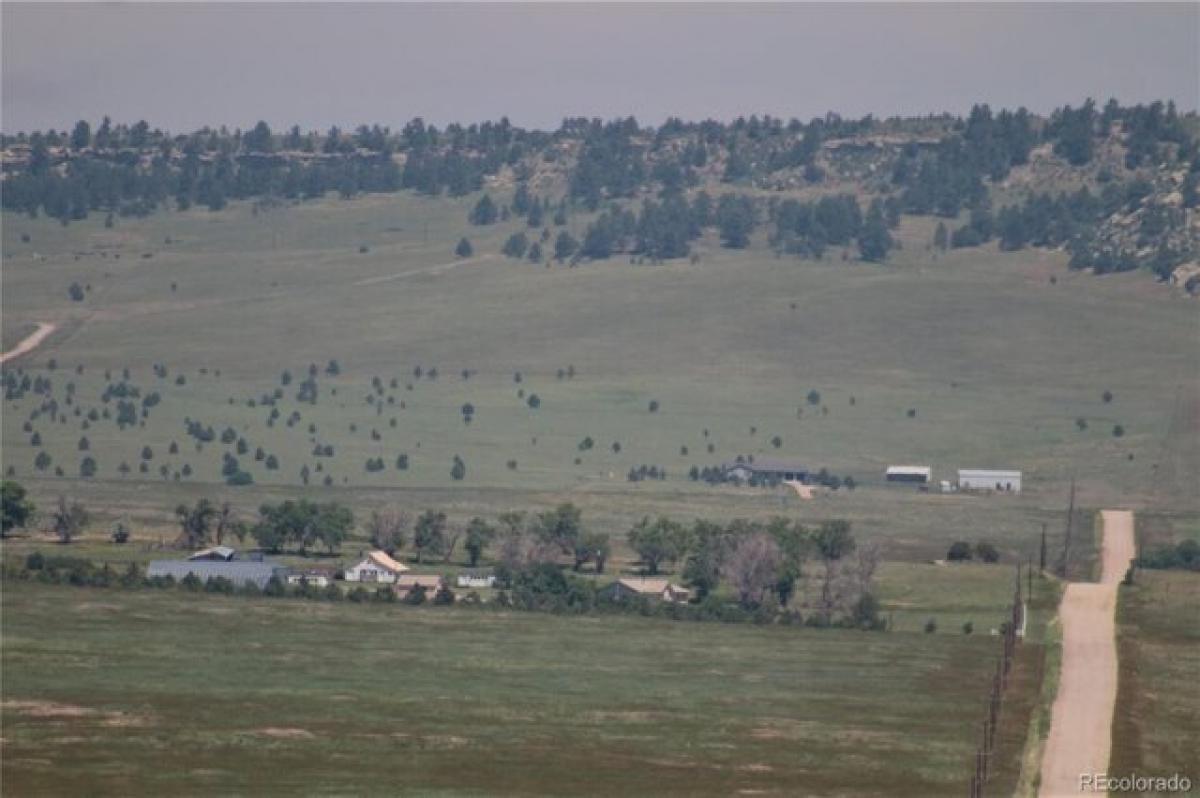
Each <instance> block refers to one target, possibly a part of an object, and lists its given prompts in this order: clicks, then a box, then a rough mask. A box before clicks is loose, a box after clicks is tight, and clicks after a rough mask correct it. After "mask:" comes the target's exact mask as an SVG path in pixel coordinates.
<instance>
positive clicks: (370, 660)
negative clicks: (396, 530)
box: [2, 581, 1036, 796]
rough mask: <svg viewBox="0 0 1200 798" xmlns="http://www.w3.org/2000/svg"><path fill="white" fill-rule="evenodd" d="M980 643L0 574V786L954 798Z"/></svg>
mask: <svg viewBox="0 0 1200 798" xmlns="http://www.w3.org/2000/svg"><path fill="white" fill-rule="evenodd" d="M998 645H999V644H998V640H997V639H996V638H994V637H990V636H988V635H986V634H976V635H972V636H964V635H962V634H938V635H924V634H920V633H905V632H897V633H887V634H878V633H876V634H872V633H863V632H849V631H836V630H805V629H796V628H784V627H773V628H757V627H752V626H743V625H733V626H731V625H723V624H713V623H703V624H696V623H680V622H669V621H662V620H654V619H640V618H628V617H600V618H567V617H557V616H548V615H542V614H534V613H518V614H499V613H484V612H479V611H474V612H473V611H469V610H438V609H434V608H430V609H415V610H414V609H411V608H404V607H394V606H393V607H388V606H371V605H328V604H311V603H307V602H299V601H269V600H251V599H236V598H235V599H223V598H217V597H213V596H195V595H189V594H186V593H181V592H175V591H167V592H163V591H144V592H132V593H131V592H125V591H120V590H115V589H114V590H100V589H81V588H68V587H56V586H43V585H38V584H35V583H29V582H20V581H10V582H9V583H7V584H6V585H5V624H4V629H3V659H2V662H3V666H4V673H5V696H4V700H5V704H4V718H3V720H4V743H3V745H4V756H3V780H4V785H5V789H6V792H9V791H11V792H12V793H13V794H21V795H29V794H47V793H56V794H63V793H71V792H80V791H83V792H87V793H88V794H93V795H126V794H147V793H158V794H161V793H173V794H197V793H209V794H213V793H220V794H226V795H235V794H240V795H251V794H284V793H291V794H294V793H296V792H304V793H323V794H395V793H396V792H398V791H399V792H404V793H406V794H420V795H497V794H504V795H563V794H574V795H578V794H589V795H614V794H647V793H653V794H656V795H729V794H736V793H738V792H740V791H750V790H753V791H759V792H758V793H757V794H767V795H792V794H796V792H797V791H800V792H803V793H805V794H811V795H833V794H839V795H845V794H859V795H884V794H886V795H927V796H930V795H957V794H961V793H962V791H963V789H964V785H965V783H966V778H967V776H968V774H969V767H970V763H971V761H972V756H973V746H974V739H975V736H976V735H975V734H974V730H975V729H976V728H977V723H978V719H979V717H980V715H981V706H982V696H983V692H982V690H983V689H984V688H983V687H982V686H983V685H984V684H985V683H986V680H987V679H988V677H989V675H990V673H991V671H992V669H993V668H994V667H995V657H996V654H997V652H998ZM1027 648H1028V650H1029V656H1030V657H1035V656H1036V647H1035V646H1032V645H1030V646H1028V647H1027ZM1032 681H1033V680H1031V682H1032ZM1014 690H1015V691H1016V692H1015V693H1013V695H1014V698H1013V700H1012V701H1011V705H1012V714H1011V722H1012V723H1013V724H1014V726H1015V727H1016V728H1022V725H1021V724H1022V723H1023V722H1027V717H1025V718H1023V717H1022V715H1021V712H1020V711H1018V709H1017V708H1018V706H1020V705H1022V702H1024V703H1029V700H1030V699H1028V698H1027V697H1026V698H1019V696H1022V695H1025V692H1028V691H1027V690H1026V689H1024V688H1021V687H1019V686H1016V687H1014ZM1007 711H1009V710H1007V709H1006V712H1007ZM831 763H836V766H835V767H831ZM999 778H1001V779H1003V780H1005V783H1007V782H1008V781H1012V780H1013V779H1015V774H1014V773H1013V772H1011V768H1010V769H1008V770H1004V771H1002V773H1001V775H1000V777H999Z"/></svg>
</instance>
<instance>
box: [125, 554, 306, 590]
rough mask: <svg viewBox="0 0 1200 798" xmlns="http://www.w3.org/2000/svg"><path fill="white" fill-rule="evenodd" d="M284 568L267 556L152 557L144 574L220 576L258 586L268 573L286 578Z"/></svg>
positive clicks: (239, 584)
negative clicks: (257, 559)
mask: <svg viewBox="0 0 1200 798" xmlns="http://www.w3.org/2000/svg"><path fill="white" fill-rule="evenodd" d="M287 572H288V569H287V568H286V567H285V566H282V565H279V564H278V563H273V562H270V561H267V560H259V561H251V560H229V561H220V560H154V561H153V562H151V563H150V565H149V566H148V567H147V568H146V576H147V577H149V578H151V579H153V578H155V577H167V576H170V577H172V578H174V579H176V580H180V579H184V578H186V577H187V576H188V575H189V574H190V575H194V576H195V577H196V578H197V579H199V580H201V581H202V582H207V581H208V580H210V579H215V578H216V577H222V578H224V579H228V580H229V581H230V582H233V584H234V586H235V587H245V586H246V585H251V584H252V585H254V586H255V587H257V588H259V589H260V590H261V589H262V588H264V587H266V585H267V582H269V581H271V577H278V578H279V579H280V580H281V581H282V580H284V579H286V578H287Z"/></svg>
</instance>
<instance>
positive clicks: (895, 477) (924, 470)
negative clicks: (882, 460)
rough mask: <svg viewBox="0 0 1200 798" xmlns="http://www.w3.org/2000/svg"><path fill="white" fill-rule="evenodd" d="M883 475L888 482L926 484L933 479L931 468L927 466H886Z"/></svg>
mask: <svg viewBox="0 0 1200 798" xmlns="http://www.w3.org/2000/svg"><path fill="white" fill-rule="evenodd" d="M884 477H885V479H886V480H887V481H888V482H916V483H919V484H921V485H928V484H929V482H930V480H932V479H933V469H932V468H930V467H929V466H919V465H894V466H888V467H887V471H886V473H885V474H884Z"/></svg>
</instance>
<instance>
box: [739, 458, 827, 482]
mask: <svg viewBox="0 0 1200 798" xmlns="http://www.w3.org/2000/svg"><path fill="white" fill-rule="evenodd" d="M721 470H723V471H724V472H725V473H726V474H728V475H729V476H735V477H738V478H739V479H748V478H749V477H750V476H751V475H758V476H769V477H778V478H779V479H782V480H787V481H795V482H804V481H805V480H807V479H808V466H805V465H803V464H801V463H800V462H799V461H796V460H786V459H781V458H777V457H756V458H754V461H753V462H751V461H750V460H735V461H734V462H732V463H723V464H722V465H721Z"/></svg>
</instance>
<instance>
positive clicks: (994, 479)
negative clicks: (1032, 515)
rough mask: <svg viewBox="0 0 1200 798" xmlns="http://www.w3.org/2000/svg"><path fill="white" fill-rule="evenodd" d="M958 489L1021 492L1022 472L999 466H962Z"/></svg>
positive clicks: (959, 472)
mask: <svg viewBox="0 0 1200 798" xmlns="http://www.w3.org/2000/svg"><path fill="white" fill-rule="evenodd" d="M958 489H959V490H995V491H1002V492H1005V493H1020V492H1021V472H1020V471H1011V470H1007V469H997V468H960V469H958Z"/></svg>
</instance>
